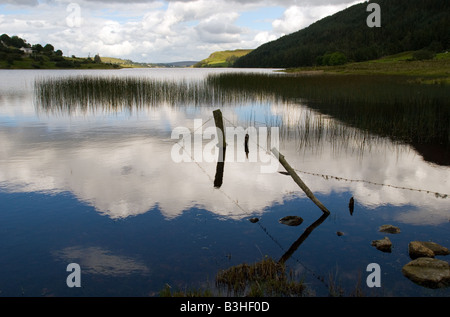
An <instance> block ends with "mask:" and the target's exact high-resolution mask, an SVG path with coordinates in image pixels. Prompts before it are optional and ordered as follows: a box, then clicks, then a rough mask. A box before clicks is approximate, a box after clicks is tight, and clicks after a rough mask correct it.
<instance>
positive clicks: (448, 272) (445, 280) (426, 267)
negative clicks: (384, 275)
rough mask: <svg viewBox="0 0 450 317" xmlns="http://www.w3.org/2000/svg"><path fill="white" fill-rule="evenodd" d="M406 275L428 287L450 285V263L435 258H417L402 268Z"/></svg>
mask: <svg viewBox="0 0 450 317" xmlns="http://www.w3.org/2000/svg"><path fill="white" fill-rule="evenodd" d="M402 273H403V275H404V276H406V277H407V278H409V279H410V280H411V281H413V282H414V283H416V284H419V285H421V286H425V287H428V288H444V287H448V286H450V264H448V263H447V262H445V261H442V260H438V259H433V258H417V259H415V260H412V261H411V262H409V263H408V264H406V265H405V266H404V267H403V268H402Z"/></svg>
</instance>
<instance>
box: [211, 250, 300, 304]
mask: <svg viewBox="0 0 450 317" xmlns="http://www.w3.org/2000/svg"><path fill="white" fill-rule="evenodd" d="M216 286H217V287H218V288H219V289H221V288H224V289H225V290H226V291H227V294H228V295H231V296H250V297H263V296H268V297H272V296H277V297H280V296H304V295H305V292H306V287H305V285H304V284H303V283H302V282H298V281H295V280H294V278H293V274H292V272H289V273H288V272H286V268H285V265H284V264H282V263H278V262H275V261H274V260H273V259H270V258H266V259H263V260H262V261H259V262H256V263H253V264H246V263H244V264H239V265H236V266H232V267H230V268H228V269H226V270H223V271H220V272H219V273H218V274H217V275H216Z"/></svg>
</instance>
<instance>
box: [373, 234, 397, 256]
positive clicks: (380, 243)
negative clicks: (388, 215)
mask: <svg viewBox="0 0 450 317" xmlns="http://www.w3.org/2000/svg"><path fill="white" fill-rule="evenodd" d="M372 246H374V247H376V248H377V249H378V250H380V251H383V252H388V253H390V252H391V248H392V242H391V240H389V238H388V237H384V238H383V239H381V240H373V241H372Z"/></svg>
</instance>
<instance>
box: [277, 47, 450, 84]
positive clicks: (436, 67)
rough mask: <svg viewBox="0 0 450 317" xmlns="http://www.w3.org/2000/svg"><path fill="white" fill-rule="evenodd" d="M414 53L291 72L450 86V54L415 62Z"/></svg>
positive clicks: (296, 69)
mask: <svg viewBox="0 0 450 317" xmlns="http://www.w3.org/2000/svg"><path fill="white" fill-rule="evenodd" d="M413 54H414V52H404V53H401V54H396V55H391V56H386V57H384V58H380V59H377V60H371V61H367V62H359V63H347V64H344V65H336V66H317V67H302V68H292V69H287V70H286V72H287V73H296V74H323V73H326V74H344V75H348V74H351V75H398V76H407V77H410V78H409V79H408V80H410V81H415V82H420V83H426V84H450V52H448V53H439V54H436V55H435V56H434V58H431V59H424V60H415V59H414V56H413Z"/></svg>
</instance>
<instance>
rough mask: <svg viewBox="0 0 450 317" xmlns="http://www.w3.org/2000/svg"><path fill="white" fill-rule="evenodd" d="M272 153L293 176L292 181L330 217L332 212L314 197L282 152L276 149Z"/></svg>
mask: <svg viewBox="0 0 450 317" xmlns="http://www.w3.org/2000/svg"><path fill="white" fill-rule="evenodd" d="M272 153H273V154H274V155H275V156H276V157H277V158H278V160H279V161H280V163H281V165H283V167H284V168H285V169H286V172H288V173H289V175H291V177H292V179H293V180H294V181H295V182H296V183H297V185H298V186H300V188H301V189H302V190H303V191H304V192H305V194H306V196H308V198H309V199H311V200H312V201H313V202H314V203H315V204H316V205H317V207H319V208H320V209H321V210H322V211H323V213H325V214H327V215H329V214H330V211H329V210H328V209H327V208H326V207H325V206H324V205H323V204H322V203H321V202H320V200H318V199H317V198H316V196H314V194H313V193H312V191H311V190H310V189H309V188H308V186H306V184H305V183H304V182H303V181H302V179H301V178H300V177H299V176H298V175H297V173H296V172H295V171H294V169H293V168H292V167H291V166H290V165H289V163H288V162H287V161H286V159H285V158H284V156H283V155H282V154H281V153H280V152H278V150H277V149H276V148H273V149H272Z"/></svg>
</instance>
